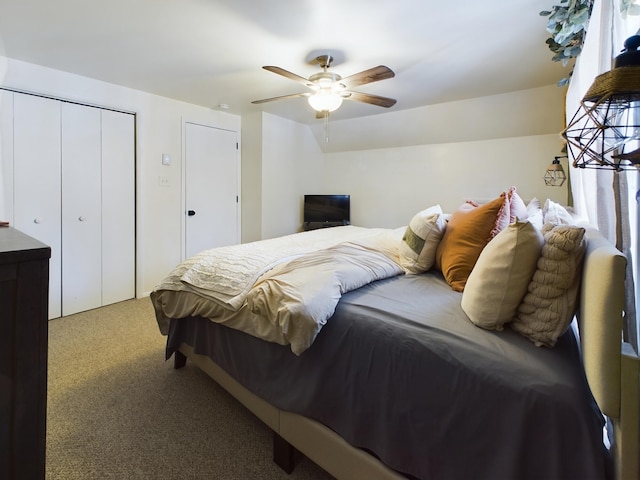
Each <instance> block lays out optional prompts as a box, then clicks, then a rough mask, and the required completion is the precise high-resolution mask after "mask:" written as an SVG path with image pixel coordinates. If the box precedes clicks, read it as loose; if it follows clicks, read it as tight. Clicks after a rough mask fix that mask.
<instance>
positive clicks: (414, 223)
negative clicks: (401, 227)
mask: <svg viewBox="0 0 640 480" xmlns="http://www.w3.org/2000/svg"><path fill="white" fill-rule="evenodd" d="M446 226H447V222H446V220H445V216H444V215H443V213H442V208H441V207H440V205H434V206H433V207H429V208H427V209H425V210H422V211H421V212H418V213H416V214H415V215H414V216H413V218H412V219H411V221H410V222H409V225H408V226H407V229H406V230H405V232H404V235H403V236H402V241H401V242H400V248H399V250H398V254H399V256H400V265H401V266H402V268H404V270H405V272H406V273H409V274H411V273H422V272H426V271H427V270H429V269H430V268H431V267H432V266H433V264H434V262H435V257H436V249H437V248H438V244H439V243H440V240H441V239H442V235H443V234H444V231H445V228H446Z"/></svg>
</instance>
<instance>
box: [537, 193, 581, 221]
mask: <svg viewBox="0 0 640 480" xmlns="http://www.w3.org/2000/svg"><path fill="white" fill-rule="evenodd" d="M542 214H543V216H544V223H552V224H553V225H575V224H576V221H575V220H574V218H573V216H572V215H571V214H570V213H569V211H568V210H567V209H566V208H564V207H563V206H562V205H560V204H559V203H556V202H554V201H553V200H550V199H548V198H547V200H546V201H545V202H544V207H542Z"/></svg>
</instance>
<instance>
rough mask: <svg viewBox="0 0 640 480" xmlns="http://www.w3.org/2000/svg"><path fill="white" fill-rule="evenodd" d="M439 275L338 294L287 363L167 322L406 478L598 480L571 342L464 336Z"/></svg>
mask: <svg viewBox="0 0 640 480" xmlns="http://www.w3.org/2000/svg"><path fill="white" fill-rule="evenodd" d="M460 295H461V294H460V293H457V292H454V291H452V290H451V288H450V287H449V286H448V285H447V284H446V282H445V281H444V279H443V278H442V276H441V275H440V273H439V272H428V273H425V274H421V275H401V276H395V277H392V278H388V279H384V280H379V281H376V282H373V283H371V284H369V285H367V286H364V287H361V288H359V289H357V290H354V291H351V292H349V293H346V294H344V295H343V296H342V298H341V299H340V301H339V303H338V305H337V307H336V311H335V313H334V315H333V316H332V317H331V318H330V319H329V321H328V322H327V323H326V325H325V326H324V327H323V329H322V330H321V331H320V332H319V334H318V336H317V338H316V339H315V342H314V343H313V344H312V345H311V347H310V348H308V349H307V350H306V351H304V352H303V353H302V354H301V355H299V356H298V355H295V354H293V353H292V351H291V349H290V348H288V347H287V346H285V345H278V344H276V343H272V342H267V341H264V340H261V339H259V338H256V337H254V336H251V335H247V334H246V333H243V332H241V331H238V330H236V329H233V328H229V327H227V326H225V325H221V324H218V323H215V322H212V321H210V320H207V319H204V318H200V317H192V318H186V319H172V320H171V322H170V325H169V332H168V340H167V358H169V357H170V356H171V354H172V353H173V352H174V351H175V350H177V349H178V347H179V345H180V343H182V342H185V343H187V344H189V345H191V346H192V347H193V348H194V350H195V352H196V353H200V354H206V355H208V356H209V357H210V358H212V360H213V361H215V362H216V363H217V364H218V365H220V366H221V367H222V368H224V369H225V370H226V371H227V372H228V373H229V374H230V375H231V376H232V377H233V378H235V379H236V380H237V381H238V382H239V383H241V384H242V385H244V386H245V387H247V388H248V389H249V390H250V391H252V392H253V393H255V394H256V395H258V396H260V397H261V398H263V399H265V400H266V401H268V402H269V403H271V404H273V405H274V406H276V407H278V408H280V409H282V410H285V411H290V412H293V413H298V414H301V415H304V416H306V417H309V418H312V419H314V420H317V421H319V422H321V423H322V424H324V425H326V426H327V427H329V428H331V429H332V430H334V431H335V432H337V433H338V434H339V435H340V436H342V437H343V438H344V439H345V440H346V441H347V442H349V443H350V444H351V445H353V446H355V447H358V448H362V449H364V450H366V451H368V452H369V453H371V454H372V455H374V456H376V457H378V458H379V459H380V460H381V461H382V462H383V463H385V464H386V465H388V466H389V467H390V468H392V469H394V470H396V471H398V472H401V473H403V474H405V475H407V476H411V477H415V478H419V479H441V478H456V479H465V478H473V479H483V478H484V479H492V480H493V479H515V478H517V479H528V478H530V479H540V478H544V479H553V478H558V479H568V478H579V479H589V478H594V479H595V478H598V479H601V478H604V477H605V476H606V472H607V471H608V467H609V458H608V452H607V450H606V448H605V446H604V445H603V442H602V428H603V425H604V419H603V416H602V414H601V413H600V411H599V409H598V407H597V405H596V403H595V401H594V400H593V397H592V395H591V393H590V391H589V388H588V385H587V382H586V379H585V376H584V373H583V369H582V365H581V360H580V353H579V349H578V346H577V342H576V338H575V336H574V333H573V331H572V330H571V329H570V330H569V331H567V332H566V333H565V334H564V335H563V336H562V337H561V338H560V339H559V341H558V343H557V345H556V346H555V347H554V348H546V347H542V348H540V347H536V346H535V345H533V343H532V342H530V341H529V340H527V339H526V338H524V337H522V336H521V335H519V334H518V333H516V332H514V331H512V330H511V329H509V328H505V330H504V331H500V332H496V331H486V330H483V329H480V328H478V327H476V326H474V325H473V324H472V323H471V322H470V321H469V319H468V318H467V317H466V315H465V314H464V312H463V311H462V309H461V307H460Z"/></svg>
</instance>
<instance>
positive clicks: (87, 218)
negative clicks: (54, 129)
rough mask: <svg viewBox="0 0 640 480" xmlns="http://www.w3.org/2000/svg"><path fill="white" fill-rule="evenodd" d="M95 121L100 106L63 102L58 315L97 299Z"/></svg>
mask: <svg viewBox="0 0 640 480" xmlns="http://www.w3.org/2000/svg"><path fill="white" fill-rule="evenodd" d="M100 124H101V121H100V109H98V108H93V107H86V106H83V105H76V104H72V103H63V104H62V130H61V137H62V286H63V288H62V315H65V316H66V315H71V314H73V313H77V312H82V311H84V310H89V309H92V308H96V307H99V306H101V305H102V288H101V287H102V261H101V249H102V238H101V228H102V219H101V165H100V157H101V148H100V129H101V128H100ZM58 188H59V187H58Z"/></svg>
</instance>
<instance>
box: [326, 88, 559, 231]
mask: <svg viewBox="0 0 640 480" xmlns="http://www.w3.org/2000/svg"><path fill="white" fill-rule="evenodd" d="M563 99H564V89H561V88H558V87H556V86H555V85H552V86H548V87H542V88H536V89H531V90H522V91H518V92H512V93H506V94H502V95H494V96H490V97H483V98H474V99H469V100H462V101H458V102H451V103H447V104H439V105H431V106H427V107H423V108H418V109H411V110H401V111H398V112H390V113H387V114H383V115H375V116H372V117H365V118H362V119H357V120H350V121H349V120H343V121H338V122H334V123H333V125H332V126H331V130H330V131H331V138H330V142H329V144H328V145H327V146H326V150H328V153H327V154H326V155H325V181H324V188H325V189H326V190H327V192H328V193H331V192H339V193H349V194H351V196H352V199H351V208H352V215H351V221H352V223H354V224H358V225H362V226H380V227H395V226H399V225H404V224H406V223H407V222H408V221H409V219H410V218H411V216H412V215H413V214H414V213H416V212H417V211H419V210H421V209H423V208H426V207H428V206H430V205H433V204H436V203H439V204H441V206H442V207H443V209H445V210H446V211H452V210H453V209H455V208H456V207H458V206H459V205H460V204H461V203H463V202H464V201H465V200H466V199H469V198H474V199H480V200H486V199H492V198H495V197H496V196H497V195H498V194H499V193H500V192H502V191H504V190H505V189H506V188H508V187H509V186H512V185H513V186H516V187H517V189H518V192H519V193H520V195H521V196H522V197H523V198H525V199H530V198H532V197H538V198H540V199H542V200H544V199H546V198H551V199H553V200H555V201H557V202H560V203H562V204H567V203H568V200H567V197H568V190H567V187H568V182H566V183H565V185H564V186H563V187H561V188H558V187H547V186H546V185H545V184H544V180H543V175H544V172H545V170H546V167H547V166H548V165H549V164H550V163H551V161H552V160H553V158H554V157H555V156H557V155H560V154H561V153H560V151H561V148H562V141H561V138H560V135H559V132H560V131H561V130H562V126H563V125H562V121H563V118H564V117H563V116H564V110H563V105H564V102H563ZM394 125H399V126H400V127H399V128H392V127H393V126H394ZM314 128H315V130H317V129H318V127H317V126H316V127H314ZM356 132H360V134H359V135H357V136H355V138H358V139H360V143H359V144H356V143H354V142H351V143H349V142H348V137H349V136H354V135H356ZM362 132H367V134H366V135H363V134H362ZM315 133H316V135H315V136H316V138H317V139H318V142H320V141H321V140H320V139H321V138H322V136H321V135H320V136H319V135H318V134H317V131H316V132H315ZM354 147H356V148H354ZM358 147H359V148H358ZM371 147H377V148H371ZM563 167H564V169H565V171H566V172H569V169H568V165H567V163H566V160H563Z"/></svg>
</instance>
